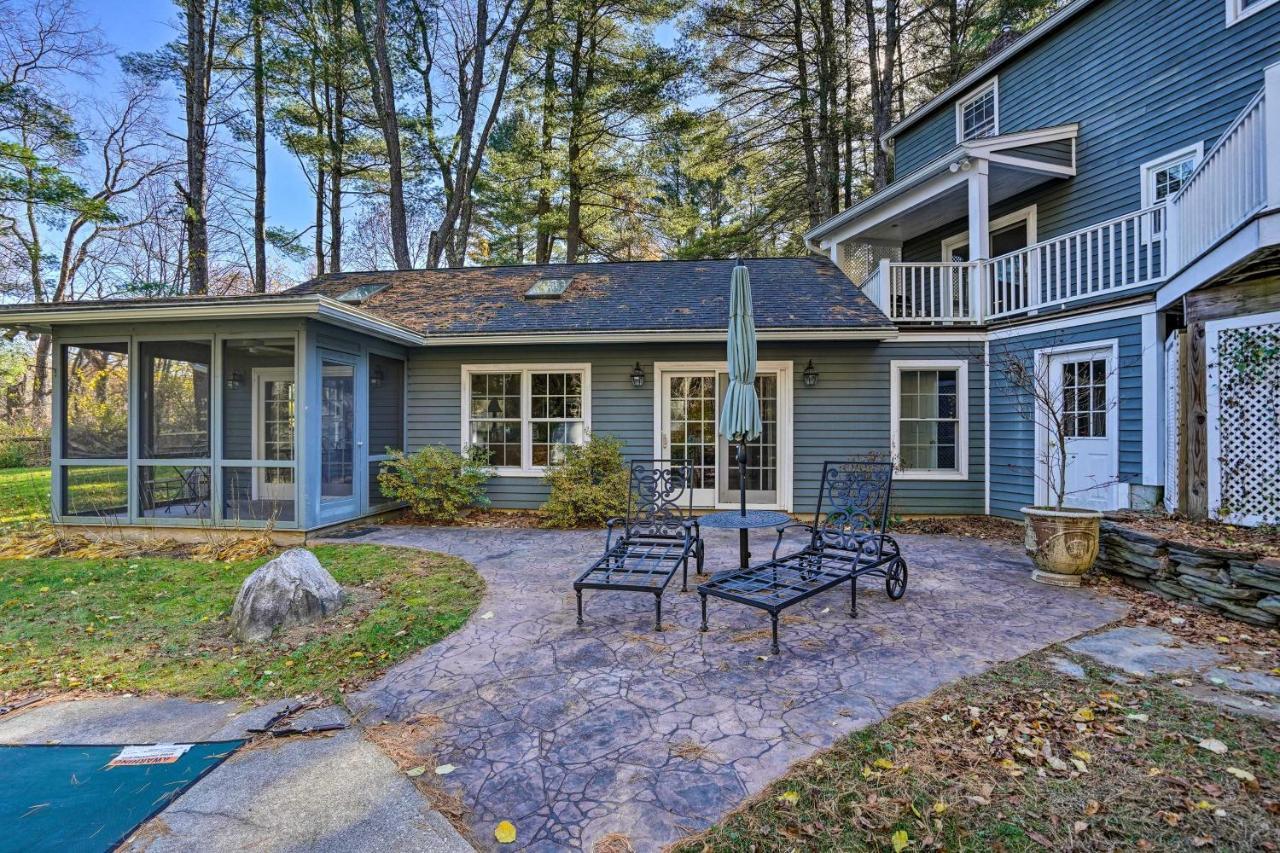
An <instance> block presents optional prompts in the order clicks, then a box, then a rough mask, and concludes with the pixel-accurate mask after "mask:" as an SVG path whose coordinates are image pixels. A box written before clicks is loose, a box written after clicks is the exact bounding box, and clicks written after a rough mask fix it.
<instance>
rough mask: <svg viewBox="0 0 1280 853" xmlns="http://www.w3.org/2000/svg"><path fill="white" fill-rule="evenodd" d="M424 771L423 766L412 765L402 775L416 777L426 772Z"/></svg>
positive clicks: (425, 769)
mask: <svg viewBox="0 0 1280 853" xmlns="http://www.w3.org/2000/svg"><path fill="white" fill-rule="evenodd" d="M426 772H427V768H425V767H414V768H413V769H412V770H406V771H404V775H406V776H410V777H412V778H415V779H416V778H417V777H419V776H421V775H422V774H423V773H426Z"/></svg>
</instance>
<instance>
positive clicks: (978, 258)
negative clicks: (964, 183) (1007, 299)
mask: <svg viewBox="0 0 1280 853" xmlns="http://www.w3.org/2000/svg"><path fill="white" fill-rule="evenodd" d="M971 162H972V167H971V168H970V169H969V181H968V187H969V263H970V269H969V311H970V314H971V315H972V317H973V319H975V320H982V318H983V315H984V314H985V313H986V306H985V304H984V302H983V298H982V294H983V291H984V288H983V278H984V265H983V262H984V261H986V260H987V258H988V256H989V255H990V253H991V229H990V227H989V221H990V216H989V214H990V199H989V194H988V190H987V181H988V164H987V161H986V160H973V161H971Z"/></svg>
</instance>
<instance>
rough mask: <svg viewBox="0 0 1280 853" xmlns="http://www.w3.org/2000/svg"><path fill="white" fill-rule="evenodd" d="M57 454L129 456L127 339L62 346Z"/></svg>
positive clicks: (72, 456) (94, 456) (105, 456)
mask: <svg viewBox="0 0 1280 853" xmlns="http://www.w3.org/2000/svg"><path fill="white" fill-rule="evenodd" d="M62 419H63V420H62V456H63V458H65V459H127V458H128V456H129V345H128V344H127V343H124V342H120V343H105V344H84V345H77V346H70V345H69V346H65V347H63V349H62Z"/></svg>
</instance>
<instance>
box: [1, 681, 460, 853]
mask: <svg viewBox="0 0 1280 853" xmlns="http://www.w3.org/2000/svg"><path fill="white" fill-rule="evenodd" d="M283 704H284V703H283V702H275V703H271V704H269V705H264V706H262V707H260V708H254V709H252V710H249V711H242V709H241V708H240V707H239V705H238V703H236V702H192V701H188V700H185V699H159V698H137V697H114V698H103V699H79V700H68V701H62V702H54V703H50V704H48V705H42V706H39V707H35V708H32V709H30V710H27V711H22V712H17V713H14V714H13V715H11V716H5V717H0V743H49V742H60V743H109V744H127V743H153V742H162V743H163V742H177V743H184V742H190V741H207V740H229V739H233V738H243V737H246V734H245V729H246V728H247V727H250V726H259V725H262V724H263V723H264V722H265V721H266V720H267V719H268V718H270V717H271V716H272V715H273V714H275V713H276V712H277V711H278V710H280V709H281V708H282V707H283ZM346 719H347V716H346V713H345V712H343V711H341V710H339V709H337V708H324V709H319V710H316V711H312V712H308V713H304V714H301V715H299V716H298V717H295V718H293V722H295V723H296V724H298V725H301V726H305V725H314V724H319V723H329V722H341V721H345V720H346ZM29 845H30V848H31V849H38V847H39V841H38V839H29ZM19 846H20V847H22V846H25V845H23V844H19ZM120 849H121V850H128V851H143V850H145V851H150V853H167V851H175V853H176V851H189V850H200V851H227V853H230V851H242V850H263V851H317V853H318V851H326V853H328V851H353V853H354V852H355V851H368V850H378V851H397V853H398V851H403V853H410V851H418V853H463V851H470V850H471V847H470V846H469V845H467V844H466V842H464V841H463V840H462V838H461V836H459V835H458V833H457V832H456V831H455V830H454V829H453V827H452V826H450V825H449V823H448V821H446V820H445V819H444V818H443V817H442V816H441V815H439V814H438V813H436V812H435V811H433V810H432V809H431V808H430V807H429V806H428V805H427V802H426V800H425V799H423V797H422V795H421V794H420V793H419V792H418V790H417V789H416V788H415V787H414V786H413V783H412V782H410V781H409V779H408V778H406V777H405V775H404V774H403V773H401V772H400V771H399V769H398V768H397V767H396V766H395V765H394V764H393V763H392V762H391V759H389V758H387V756H385V755H383V754H382V752H381V751H380V750H379V749H378V748H377V747H376V746H374V745H373V744H372V743H370V742H369V741H368V740H366V739H365V738H364V736H363V734H362V732H361V730H360V729H359V728H358V727H352V728H349V729H346V730H344V731H340V732H337V733H336V734H334V735H332V736H317V737H306V738H294V739H281V740H278V741H273V742H269V743H264V744H261V745H259V746H255V747H253V748H247V749H241V750H240V751H239V752H237V753H236V754H235V755H233V756H231V758H229V759H227V761H225V762H224V763H223V764H221V765H220V766H219V767H217V768H216V769H214V770H213V771H212V772H211V773H210V774H209V775H208V776H206V777H205V778H203V779H201V780H200V781H199V782H197V783H196V784H195V785H193V786H192V787H191V788H190V789H189V790H188V791H186V792H185V793H184V794H183V795H182V796H180V797H179V798H178V799H177V800H175V801H174V802H173V803H172V804H171V805H170V806H169V807H168V808H166V809H165V810H164V811H163V812H161V813H160V815H159V816H158V817H156V818H154V819H153V820H151V821H148V822H147V823H146V824H144V826H143V827H142V829H141V830H139V831H138V832H136V833H135V834H134V836H133V838H131V839H130V840H129V841H127V842H126V843H125V844H123V845H121V847H120Z"/></svg>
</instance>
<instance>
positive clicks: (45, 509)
mask: <svg viewBox="0 0 1280 853" xmlns="http://www.w3.org/2000/svg"><path fill="white" fill-rule="evenodd" d="M49 479H50V477H49V468H48V466H45V467H41V468H3V469H0V527H10V526H12V525H15V524H29V523H31V522H33V521H47V520H48V519H49Z"/></svg>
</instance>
